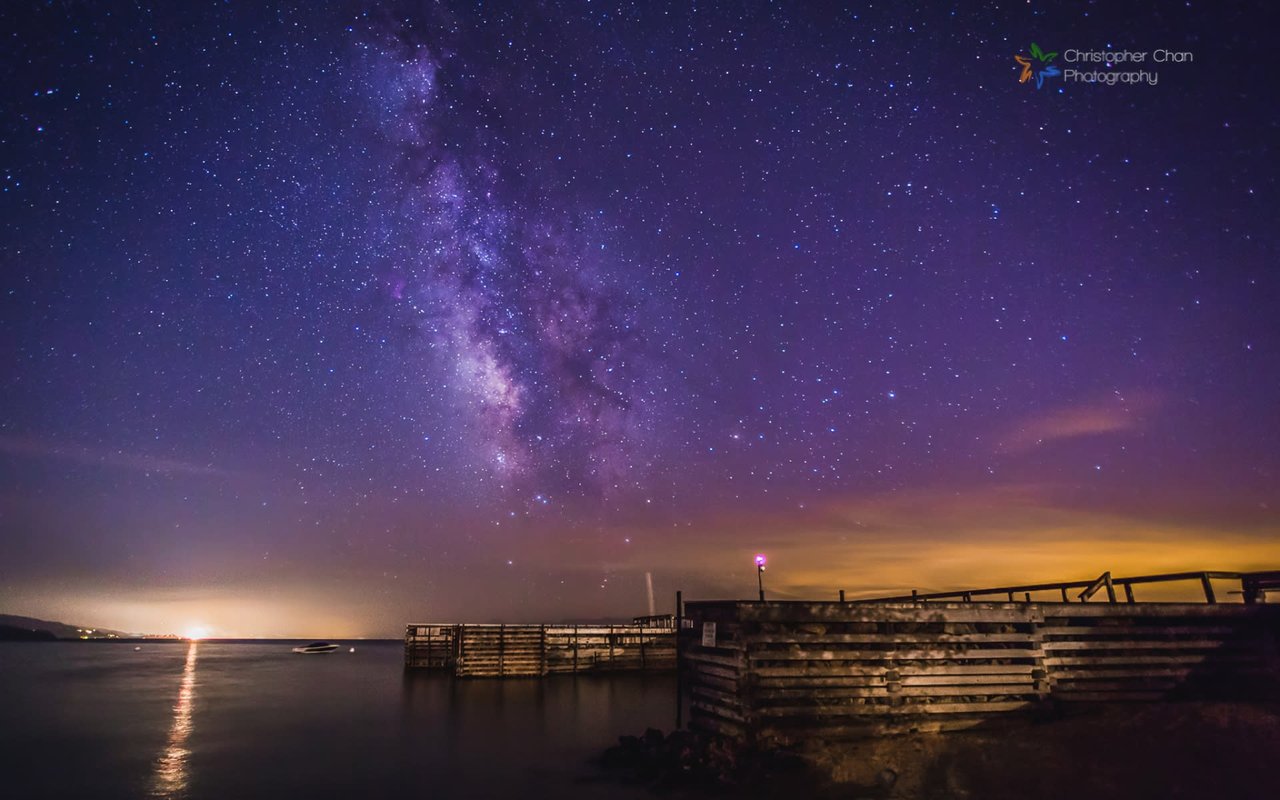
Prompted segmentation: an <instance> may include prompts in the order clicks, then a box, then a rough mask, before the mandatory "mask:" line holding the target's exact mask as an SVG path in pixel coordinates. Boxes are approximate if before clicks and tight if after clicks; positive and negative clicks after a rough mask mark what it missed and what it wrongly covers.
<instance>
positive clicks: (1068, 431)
mask: <svg viewBox="0 0 1280 800" xmlns="http://www.w3.org/2000/svg"><path fill="white" fill-rule="evenodd" d="M1155 406H1156V401H1155V398H1154V397H1152V396H1151V395H1148V394H1140V395H1121V394H1120V393H1116V394H1115V395H1114V396H1112V397H1110V398H1108V399H1107V400H1104V401H1101V402H1093V403H1083V404H1080V405H1075V406H1066V407H1061V408H1056V409H1052V410H1050V411H1047V412H1043V413H1039V414H1034V415H1032V416H1029V417H1027V418H1025V419H1022V420H1020V421H1019V422H1018V423H1017V424H1015V425H1014V426H1012V427H1011V428H1009V429H1008V430H1006V431H1005V432H1004V433H1003V434H1002V435H1001V436H1000V444H999V449H1000V450H1002V451H1004V452H1007V453H1022V452H1026V451H1028V450H1032V449H1035V448H1037V447H1041V446H1043V445H1045V444H1048V443H1050V442H1055V441H1061V440H1063V439H1077V438H1080V437H1084V436H1101V435H1104V434H1109V433H1118V432H1121V431H1128V430H1133V429H1134V428H1137V427H1139V426H1140V425H1141V424H1142V422H1143V419H1144V416H1145V414H1146V413H1147V412H1148V411H1150V410H1151V409H1153V408H1154V407H1155Z"/></svg>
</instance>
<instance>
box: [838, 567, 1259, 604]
mask: <svg viewBox="0 0 1280 800" xmlns="http://www.w3.org/2000/svg"><path fill="white" fill-rule="evenodd" d="M1214 581H1238V582H1239V583H1240V589H1239V590H1238V591H1236V592H1233V594H1240V595H1241V596H1242V599H1243V601H1244V602H1245V604H1247V605H1253V604H1255V603H1264V602H1266V597H1267V592H1269V591H1270V592H1280V570H1272V571H1266V572H1222V571H1206V572H1170V573H1165V574H1161V575H1135V576H1131V577H1124V578H1115V577H1112V575H1111V573H1110V572H1109V571H1108V572H1104V573H1102V574H1101V575H1100V576H1098V577H1097V578H1095V579H1093V580H1080V581H1058V582H1055V583H1030V584H1022V585H1019V586H996V587H991V588H987V589H962V590H958V591H950V592H920V591H917V590H915V589H913V590H912V591H911V594H905V595H897V596H894V597H875V598H858V599H854V600H849V601H847V602H852V603H924V602H929V601H944V602H955V601H960V602H964V603H970V602H973V600H974V598H980V599H982V600H986V601H991V600H993V599H995V598H997V597H1000V596H1001V595H1003V598H1002V599H1005V600H1007V601H1008V602H1010V603H1017V602H1024V603H1030V602H1033V601H1032V598H1031V594H1032V593H1033V592H1058V593H1060V594H1061V597H1062V602H1064V603H1069V602H1073V601H1074V602H1081V603H1087V602H1089V600H1090V599H1092V598H1093V597H1094V596H1095V595H1097V594H1098V593H1099V592H1101V591H1103V590H1105V592H1106V598H1107V601H1108V602H1111V603H1116V602H1119V598H1118V597H1117V594H1116V589H1117V587H1118V588H1120V589H1121V590H1123V591H1124V601H1125V602H1127V603H1136V602H1138V600H1137V596H1136V594H1135V593H1134V590H1133V587H1134V586H1142V585H1144V584H1155V583H1178V582H1196V583H1199V584H1200V591H1201V592H1203V594H1204V601H1205V602H1206V603H1216V602H1218V596H1217V593H1216V592H1215V590H1214V587H1213V582H1214ZM1075 590H1080V591H1079V592H1078V593H1077V592H1076V591H1075ZM1072 595H1074V597H1073V596H1072ZM840 599H841V600H844V591H843V590H841V591H840Z"/></svg>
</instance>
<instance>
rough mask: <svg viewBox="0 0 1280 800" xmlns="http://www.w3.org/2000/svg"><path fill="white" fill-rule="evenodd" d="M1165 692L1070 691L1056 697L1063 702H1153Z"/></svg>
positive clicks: (1162, 696)
mask: <svg viewBox="0 0 1280 800" xmlns="http://www.w3.org/2000/svg"><path fill="white" fill-rule="evenodd" d="M1164 698H1165V692H1071V693H1068V694H1063V695H1061V696H1059V697H1058V698H1057V699H1058V700H1060V701H1061V702H1064V703H1121V702H1154V701H1157V700H1163V699H1164Z"/></svg>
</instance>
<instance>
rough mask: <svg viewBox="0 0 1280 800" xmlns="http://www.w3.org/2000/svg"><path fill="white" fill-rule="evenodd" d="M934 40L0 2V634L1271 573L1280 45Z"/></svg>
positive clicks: (378, 9) (587, 6) (233, 632)
mask: <svg viewBox="0 0 1280 800" xmlns="http://www.w3.org/2000/svg"><path fill="white" fill-rule="evenodd" d="M926 5H927V6H928V7H927V8H922V9H908V8H906V7H905V6H903V5H902V4H900V3H878V4H866V5H861V4H858V5H837V4H802V3H762V2H747V3H741V4H737V3H735V4H713V3H687V2H686V3H671V4H666V3H647V2H638V3H622V4H619V3H613V2H540V3H526V2H472V3H463V2H442V3H428V2H422V3H403V4H386V3H381V4H373V3H367V4H362V3H355V2H339V3H320V4H317V3H293V2H275V3H248V2H191V3H181V4H179V3H152V2H136V3H135V2H129V3H124V2H103V3H80V2H39V3H37V2H18V3H6V4H5V5H4V7H3V9H0V20H2V21H3V25H0V30H2V31H3V32H4V33H3V36H4V40H5V41H4V47H3V50H0V69H2V70H3V80H2V81H0V93H2V97H3V106H2V107H3V114H2V115H0V181H2V192H0V270H2V273H0V274H2V276H3V285H2V289H3V291H2V292H0V303H2V304H3V306H2V311H0V364H2V365H3V371H2V372H0V381H2V382H3V393H2V395H0V611H7V612H9V613H21V614H28V615H31V616H42V617H45V618H60V619H67V620H69V621H72V622H92V623H93V624H96V625H102V626H107V627H115V628H119V629H124V630H132V631H150V632H181V631H183V630H187V629H190V628H192V627H193V626H198V627H204V628H206V629H207V630H208V631H209V632H212V633H214V634H219V635H228V636H281V635H327V636H354V635H391V636H394V635H396V634H397V632H398V631H399V630H401V629H402V628H401V626H402V625H403V623H405V622H408V621H411V620H412V621H454V620H458V621H489V620H493V621H497V620H506V621H525V620H541V621H563V620H573V619H583V620H585V619H600V618H606V617H616V618H627V617H630V616H631V615H634V614H643V613H647V609H648V601H647V596H646V578H649V579H651V580H652V583H653V586H654V589H655V592H656V595H657V610H658V611H660V612H663V611H669V610H670V609H671V606H672V599H673V597H672V596H673V595H674V592H675V590H676V589H683V590H684V592H685V596H686V598H700V597H701V598H711V597H750V596H752V595H753V594H754V591H755V578H756V576H755V569H754V565H753V563H752V557H753V555H754V554H755V553H756V552H766V553H768V554H769V557H770V566H769V571H768V572H767V573H766V584H767V588H768V589H769V591H770V593H771V596H774V597H779V598H797V597H828V596H830V597H834V595H835V593H836V591H837V590H838V589H842V588H843V589H845V590H847V591H848V592H849V593H850V594H851V595H852V596H873V595H875V594H877V593H886V592H891V593H896V592H902V591H905V590H908V589H910V588H913V587H916V588H920V589H932V590H941V589H948V588H963V587H973V586H980V585H993V584H996V585H998V584H1000V583H1005V582H1023V581H1033V580H1053V579H1080V578H1091V577H1094V576H1096V575H1097V574H1098V573H1100V572H1101V571H1102V570H1104V569H1110V570H1112V571H1113V572H1115V573H1116V574H1121V573H1130V574H1143V573H1150V572H1160V571H1166V570H1181V569H1196V568H1200V569H1204V568H1213V569H1251V568H1253V569H1261V568H1268V567H1270V568H1275V567H1277V566H1280V517H1278V516H1277V510H1276V505H1275V504H1276V501H1277V500H1280V497H1278V496H1277V489H1278V488H1280V477H1278V475H1280V473H1278V470H1280V380H1278V378H1280V325H1277V320H1278V319H1280V272H1278V271H1277V265H1278V260H1277V255H1278V254H1277V233H1276V219H1277V216H1278V214H1277V211H1278V210H1280V204H1278V203H1277V186H1276V176H1277V174H1278V173H1277V166H1280V165H1278V159H1277V153H1276V143H1277V141H1280V139H1278V137H1277V133H1278V130H1277V128H1278V123H1280V103H1277V102H1276V101H1277V96H1276V93H1277V90H1276V88H1275V85H1274V83H1273V82H1271V81H1270V80H1269V79H1268V77H1267V69H1266V65H1267V64H1269V63H1270V62H1271V61H1273V60H1274V55H1273V53H1272V50H1271V48H1270V46H1269V45H1268V41H1267V38H1266V36H1265V35H1264V33H1263V31H1264V30H1265V26H1263V25H1262V24H1261V20H1262V19H1263V18H1264V17H1265V14H1264V9H1265V8H1266V7H1265V5H1263V4H1245V3H1208V2H1190V3H1185V4H1183V3H1178V4H1173V3H1167V2H1148V3H1142V2H1134V3H1124V4H1117V3H1088V2H1062V3H1053V4H1046V3H1039V2H1030V3H1026V2H1017V3H986V2H984V3H954V4H946V3H937V4H926ZM1032 42H1038V43H1039V45H1040V46H1041V48H1042V49H1043V51H1050V50H1052V51H1056V52H1060V53H1062V52H1065V51H1066V50H1068V49H1069V48H1075V49H1079V50H1090V51H1096V50H1132V51H1147V52H1151V51H1154V50H1156V49H1158V48H1164V49H1168V50H1170V51H1178V52H1190V53H1192V54H1193V60H1192V61H1191V62H1190V63H1179V64H1172V63H1163V64H1158V65H1157V64H1152V63H1151V57H1150V56H1148V62H1147V64H1145V65H1144V67H1143V68H1145V69H1148V70H1155V71H1157V72H1158V73H1159V79H1158V82H1157V84H1156V85H1154V86H1152V85H1145V84H1143V85H1119V84H1118V85H1110V86H1109V85H1102V84H1082V83H1067V82H1065V81H1064V80H1063V79H1062V78H1061V77H1057V78H1049V79H1047V80H1046V82H1045V85H1044V86H1043V88H1040V89H1037V88H1036V86H1035V82H1034V81H1031V82H1028V83H1020V82H1019V80H1018V78H1019V73H1020V71H1021V66H1020V65H1019V63H1018V62H1016V61H1015V58H1014V57H1015V56H1017V55H1024V56H1025V55H1026V54H1027V53H1028V52H1029V48H1030V44H1031V43H1032ZM1063 58H1064V56H1059V59H1063ZM1057 63H1058V64H1059V66H1061V67H1068V66H1072V65H1071V64H1066V63H1065V62H1064V61H1062V60H1059V61H1058V62H1057ZM1090 68H1091V69H1097V68H1098V67H1090ZM1102 69H1107V68H1105V67H1103V68H1102ZM1117 69H1118V68H1117ZM1125 69H1128V67H1126V68H1125Z"/></svg>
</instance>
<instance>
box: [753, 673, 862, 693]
mask: <svg viewBox="0 0 1280 800" xmlns="http://www.w3.org/2000/svg"><path fill="white" fill-rule="evenodd" d="M885 683H886V681H885V680H884V678H880V677H875V676H871V675H861V676H851V677H842V678H806V677H800V678H759V679H757V680H756V682H755V685H756V688H757V690H758V691H760V690H765V689H790V688H796V689H797V690H799V689H806V690H807V687H813V688H828V687H842V686H843V687H861V686H884V685H885Z"/></svg>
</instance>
